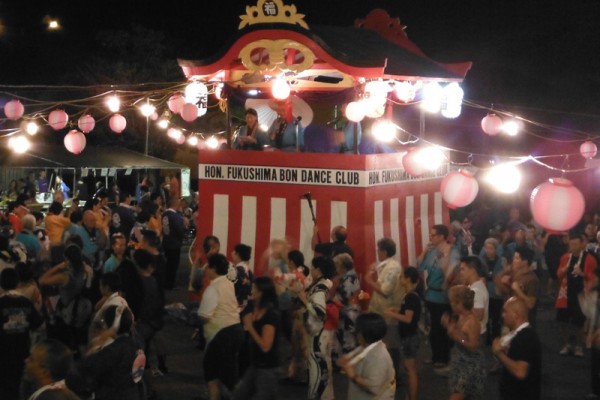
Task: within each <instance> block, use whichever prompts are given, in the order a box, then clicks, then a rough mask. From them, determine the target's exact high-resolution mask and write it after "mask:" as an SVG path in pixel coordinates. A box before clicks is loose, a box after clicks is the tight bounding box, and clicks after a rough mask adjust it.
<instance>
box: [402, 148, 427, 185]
mask: <svg viewBox="0 0 600 400" xmlns="http://www.w3.org/2000/svg"><path fill="white" fill-rule="evenodd" d="M419 150H420V149H412V150H410V151H409V152H408V153H406V154H405V155H404V157H402V166H403V167H404V170H405V171H406V173H407V174H409V175H410V176H412V177H415V178H417V177H419V176H423V175H425V173H426V172H427V171H428V169H427V168H426V166H425V165H423V164H422V163H420V162H419V161H418V157H419Z"/></svg>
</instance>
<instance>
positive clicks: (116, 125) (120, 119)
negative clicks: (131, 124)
mask: <svg viewBox="0 0 600 400" xmlns="http://www.w3.org/2000/svg"><path fill="white" fill-rule="evenodd" d="M108 125H109V126H110V129H112V131H113V132H115V133H116V134H120V133H121V132H123V131H124V130H125V128H126V127H127V120H126V119H125V117H124V116H122V115H121V114H115V115H113V116H112V117H110V120H109V121H108Z"/></svg>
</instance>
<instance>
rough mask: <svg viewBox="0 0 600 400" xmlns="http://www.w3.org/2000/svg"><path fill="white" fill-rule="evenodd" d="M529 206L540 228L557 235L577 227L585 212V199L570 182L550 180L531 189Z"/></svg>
mask: <svg viewBox="0 0 600 400" xmlns="http://www.w3.org/2000/svg"><path fill="white" fill-rule="evenodd" d="M529 206H530V207H531V213H532V215H533V219H535V221H536V222H537V223H538V224H540V226H541V227H542V228H544V229H546V230H547V231H549V232H552V233H557V232H564V231H568V230H569V229H571V228H572V227H574V226H575V225H577V223H578V222H579V221H580V220H581V217H582V216H583V212H584V211H585V199H584V198H583V194H582V193H581V192H580V191H579V189H577V188H576V187H575V186H574V185H573V182H571V181H570V180H568V179H565V178H551V179H549V180H548V181H547V182H544V183H542V184H541V185H539V186H538V187H536V188H535V189H533V192H531V197H530V199H529Z"/></svg>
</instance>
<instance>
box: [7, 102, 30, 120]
mask: <svg viewBox="0 0 600 400" xmlns="http://www.w3.org/2000/svg"><path fill="white" fill-rule="evenodd" d="M24 112H25V107H24V106H23V104H21V102H20V101H19V100H17V99H12V100H11V101H9V102H8V103H6V104H5V105H4V115H6V118H8V119H12V120H13V121H16V120H17V119H19V118H21V117H22V116H23V113H24Z"/></svg>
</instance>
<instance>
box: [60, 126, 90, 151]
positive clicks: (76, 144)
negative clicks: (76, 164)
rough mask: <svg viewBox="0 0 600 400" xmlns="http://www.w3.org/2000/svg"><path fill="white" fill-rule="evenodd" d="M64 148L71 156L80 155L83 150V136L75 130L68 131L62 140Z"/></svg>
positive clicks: (84, 142) (84, 141)
mask: <svg viewBox="0 0 600 400" xmlns="http://www.w3.org/2000/svg"><path fill="white" fill-rule="evenodd" d="M64 143H65V148H66V149H67V150H68V151H70V152H71V153H73V154H81V152H82V151H83V149H85V144H86V140H85V135H84V134H83V133H81V132H79V131H78V130H76V129H73V130H71V131H69V133H67V134H66V135H65V139H64Z"/></svg>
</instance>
